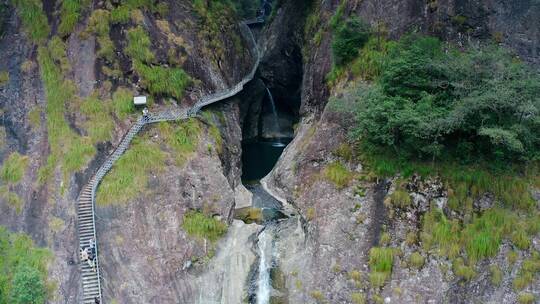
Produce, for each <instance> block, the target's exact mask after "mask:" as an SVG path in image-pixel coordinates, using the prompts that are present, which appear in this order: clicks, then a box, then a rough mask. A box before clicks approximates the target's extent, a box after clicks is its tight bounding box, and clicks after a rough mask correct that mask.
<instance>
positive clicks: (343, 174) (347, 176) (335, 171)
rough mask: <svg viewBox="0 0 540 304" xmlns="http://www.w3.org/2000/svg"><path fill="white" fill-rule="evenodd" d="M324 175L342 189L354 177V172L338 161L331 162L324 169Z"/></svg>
mask: <svg viewBox="0 0 540 304" xmlns="http://www.w3.org/2000/svg"><path fill="white" fill-rule="evenodd" d="M323 174H324V177H325V178H326V179H328V180H329V181H331V182H332V183H334V185H336V187H337V188H338V189H343V188H345V187H347V186H348V185H349V183H350V182H351V180H352V179H353V178H354V174H353V173H352V172H351V171H349V170H348V169H347V168H346V167H345V166H344V165H343V164H341V163H340V162H333V163H331V164H329V165H328V166H327V167H326V168H325V169H324V172H323Z"/></svg>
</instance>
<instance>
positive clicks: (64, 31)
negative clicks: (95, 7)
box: [58, 0, 89, 36]
mask: <svg viewBox="0 0 540 304" xmlns="http://www.w3.org/2000/svg"><path fill="white" fill-rule="evenodd" d="M88 4H89V3H88V1H87V0H62V8H61V9H60V24H59V25H58V33H60V35H62V36H68V35H69V34H71V33H72V32H73V31H74V30H75V25H77V22H78V21H79V18H80V17H81V12H82V10H83V7H85V6H88Z"/></svg>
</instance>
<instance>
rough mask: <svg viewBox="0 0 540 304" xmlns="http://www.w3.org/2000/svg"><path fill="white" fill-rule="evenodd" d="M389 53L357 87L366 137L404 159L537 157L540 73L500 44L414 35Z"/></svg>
mask: <svg viewBox="0 0 540 304" xmlns="http://www.w3.org/2000/svg"><path fill="white" fill-rule="evenodd" d="M384 61H385V63H384V69H383V72H382V73H381V76H380V77H379V78H378V79H377V81H376V83H375V84H374V85H372V86H365V87H363V88H361V89H360V90H358V92H359V93H358V101H359V102H358V106H357V113H358V115H357V127H356V131H355V132H354V136H355V137H357V138H361V139H363V140H365V144H370V145H373V146H377V147H385V148H387V149H389V150H392V151H398V152H399V155H398V156H397V157H402V158H406V159H415V158H420V159H430V158H431V159H432V158H445V159H448V158H457V159H459V160H460V161H465V162H472V161H473V160H475V159H487V160H491V161H493V160H495V163H494V165H496V164H497V163H499V164H501V166H502V164H504V162H503V161H506V160H511V161H526V160H533V159H537V158H538V153H539V152H538V151H540V136H538V128H537V126H536V123H535V121H536V120H537V119H538V115H540V114H539V113H540V111H538V107H539V104H540V103H539V98H540V96H538V94H536V92H538V91H539V90H540V76H539V75H538V73H537V72H534V71H531V70H530V69H529V68H527V67H526V66H525V65H524V64H523V63H520V62H518V61H517V60H515V59H514V57H513V56H511V55H510V54H508V53H507V52H505V51H504V50H503V49H502V48H498V47H483V48H474V47H470V48H469V49H468V50H467V51H465V52H460V51H455V50H452V49H450V50H447V49H445V48H443V44H442V43H441V42H440V41H439V40H437V39H436V38H431V37H422V36H414V35H413V36H407V37H405V38H402V40H401V41H400V42H399V43H397V44H395V45H394V46H393V47H392V48H391V49H390V50H389V51H388V55H387V56H386V58H385V60H384ZM524 109H530V110H531V112H527V113H531V114H530V115H529V114H525V112H523V111H524Z"/></svg>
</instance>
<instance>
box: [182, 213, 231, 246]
mask: <svg viewBox="0 0 540 304" xmlns="http://www.w3.org/2000/svg"><path fill="white" fill-rule="evenodd" d="M182 228H183V229H184V230H185V231H186V232H187V234H189V235H191V236H194V237H197V238H201V239H207V240H209V241H211V242H215V241H217V240H218V239H219V238H220V237H221V236H223V235H224V234H225V232H227V225H226V224H225V223H223V222H222V221H220V220H218V219H216V218H214V217H212V216H207V215H205V214H203V213H201V212H199V211H194V210H193V211H189V212H186V214H184V221H183V223H182Z"/></svg>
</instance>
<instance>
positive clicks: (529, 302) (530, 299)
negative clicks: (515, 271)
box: [518, 292, 536, 304]
mask: <svg viewBox="0 0 540 304" xmlns="http://www.w3.org/2000/svg"><path fill="white" fill-rule="evenodd" d="M535 299H536V297H535V296H534V295H533V294H532V293H529V292H522V293H520V294H519V295H518V303H519V304H533V303H534V300H535Z"/></svg>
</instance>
